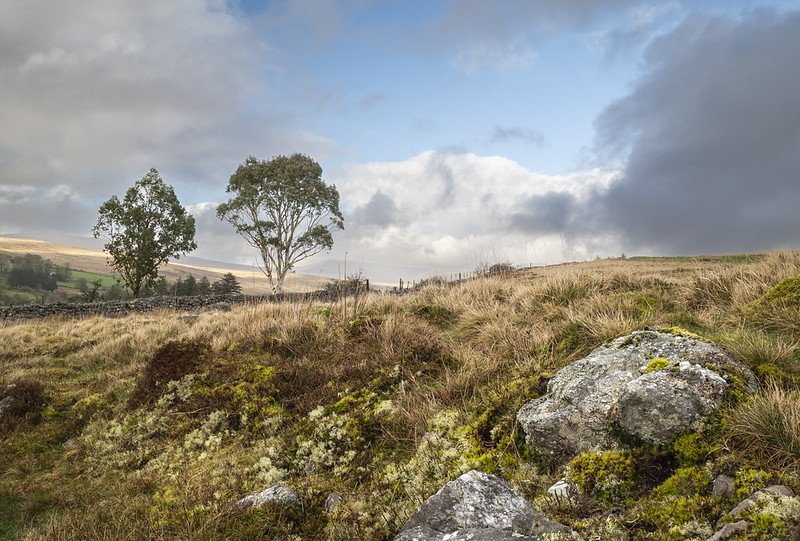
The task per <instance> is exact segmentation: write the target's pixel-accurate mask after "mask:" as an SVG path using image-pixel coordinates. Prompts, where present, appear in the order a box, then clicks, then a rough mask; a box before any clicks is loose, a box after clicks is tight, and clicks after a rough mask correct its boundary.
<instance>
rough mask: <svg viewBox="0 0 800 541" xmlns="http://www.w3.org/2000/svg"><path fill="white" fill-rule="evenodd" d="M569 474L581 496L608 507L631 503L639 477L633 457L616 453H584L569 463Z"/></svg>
mask: <svg viewBox="0 0 800 541" xmlns="http://www.w3.org/2000/svg"><path fill="white" fill-rule="evenodd" d="M568 471H569V474H568V475H569V478H570V479H571V480H572V481H574V482H575V484H576V485H577V486H578V489H580V491H581V492H584V493H586V494H591V495H592V496H594V497H595V498H597V499H598V500H600V501H603V502H608V503H623V502H626V501H628V500H629V499H631V497H632V493H631V491H632V490H633V488H634V486H635V482H636V477H637V476H636V469H635V466H634V463H633V458H632V457H631V455H630V454H628V453H617V452H614V451H605V452H602V453H581V454H580V455H578V456H577V457H575V458H574V459H572V461H571V462H570V463H569V466H568Z"/></svg>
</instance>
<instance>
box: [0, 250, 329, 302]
mask: <svg viewBox="0 0 800 541" xmlns="http://www.w3.org/2000/svg"><path fill="white" fill-rule="evenodd" d="M0 254H6V255H11V256H18V255H25V254H35V255H39V256H41V257H42V258H44V259H49V260H51V261H52V262H53V263H54V264H56V265H65V264H69V265H70V266H71V267H72V268H73V269H80V270H82V271H85V272H86V273H88V275H87V279H89V278H91V280H89V281H92V280H94V279H96V278H97V277H99V278H100V279H102V280H103V282H104V283H105V284H108V285H111V284H113V283H114V282H116V279H115V278H114V277H113V276H112V274H113V273H112V270H111V269H110V268H109V266H108V264H107V262H106V254H104V253H103V252H101V251H96V250H89V249H87V248H80V247H76V246H65V245H63V244H56V243H51V242H45V241H41V240H32V239H18V238H11V237H0ZM227 272H232V273H233V274H234V275H235V276H236V278H237V279H238V280H239V283H240V284H241V286H242V293H244V294H246V295H263V294H265V293H267V292H268V291H269V286H268V283H267V279H266V277H265V276H264V275H263V274H261V272H260V271H259V270H258V269H255V270H254V271H244V270H241V269H239V268H226V267H225V266H224V264H222V263H220V265H219V266H198V265H187V264H184V263H180V262H170V263H168V264H167V265H166V266H164V267H162V268H161V269H159V273H160V274H162V275H163V276H165V277H166V278H167V279H168V280H169V281H171V282H174V281H175V280H177V279H178V278H186V277H187V276H189V275H190V274H192V275H194V277H195V278H197V279H200V278H201V277H202V276H206V277H208V279H209V280H210V281H211V282H216V281H217V280H219V279H220V278H222V275H223V274H225V273H227ZM79 277H80V276H79V274H78V273H76V272H73V280H72V281H73V284H71V285H67V290H68V291H71V289H74V288H75V285H76V284H75V282H76V280H77V279H78V278H79ZM328 281H329V280H328V279H326V278H322V277H319V276H308V275H300V274H291V275H289V276H287V278H286V284H285V286H284V289H285V291H286V292H287V293H293V292H300V293H302V292H307V291H314V290H316V289H320V288H321V287H322V286H323V285H324V284H325V283H326V282H328Z"/></svg>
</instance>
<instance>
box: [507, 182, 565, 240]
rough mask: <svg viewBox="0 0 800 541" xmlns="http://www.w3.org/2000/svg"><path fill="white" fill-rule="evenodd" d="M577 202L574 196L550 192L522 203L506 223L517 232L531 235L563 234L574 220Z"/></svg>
mask: <svg viewBox="0 0 800 541" xmlns="http://www.w3.org/2000/svg"><path fill="white" fill-rule="evenodd" d="M575 207H576V200H575V197H574V196H573V195H572V194H567V193H563V192H549V193H546V194H542V195H534V196H531V197H529V198H527V199H526V200H525V201H523V202H522V203H520V204H519V205H518V206H517V207H516V208H515V210H514V212H513V213H512V214H510V215H509V217H508V220H507V222H506V224H504V225H507V226H510V227H511V228H512V229H514V230H515V231H522V232H524V233H531V234H550V233H563V232H564V231H565V230H567V229H568V228H571V224H572V221H573V218H574V213H575Z"/></svg>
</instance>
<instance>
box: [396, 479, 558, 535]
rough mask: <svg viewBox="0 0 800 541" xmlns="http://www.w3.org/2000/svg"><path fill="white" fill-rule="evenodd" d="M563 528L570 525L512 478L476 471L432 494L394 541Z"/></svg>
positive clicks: (509, 533)
mask: <svg viewBox="0 0 800 541" xmlns="http://www.w3.org/2000/svg"><path fill="white" fill-rule="evenodd" d="M563 531H569V528H568V527H567V526H564V525H563V524H559V523H558V522H554V521H551V520H550V519H548V518H547V517H546V516H545V515H544V513H542V512H541V511H540V510H539V509H537V508H535V507H533V506H532V505H531V504H530V502H528V501H527V500H526V499H525V498H523V497H522V496H520V495H519V494H517V493H516V492H514V489H512V488H511V486H510V485H509V484H508V483H506V482H505V481H503V480H502V479H499V478H498V477H495V476H494V475H490V474H487V473H484V472H480V471H477V470H472V471H470V472H467V473H465V474H464V475H462V476H461V477H459V478H458V479H456V480H454V481H450V482H449V483H447V484H446V485H445V486H444V487H442V488H441V489H440V490H439V492H437V493H436V494H434V495H433V496H431V497H430V498H428V499H427V500H426V501H425V502H424V503H423V504H422V505H421V506H420V507H419V509H417V511H416V512H415V513H414V514H413V515H412V516H411V518H410V519H409V520H408V522H406V524H405V525H404V526H403V529H402V531H401V532H400V534H399V535H398V536H397V537H395V541H443V540H444V539H447V541H468V540H474V541H501V540H506V539H509V540H510V539H515V540H523V541H524V540H526V539H528V540H534V539H536V537H535V536H536V535H538V534H541V533H546V532H563ZM515 534H516V536H515ZM520 535H523V536H528V537H519V536H520Z"/></svg>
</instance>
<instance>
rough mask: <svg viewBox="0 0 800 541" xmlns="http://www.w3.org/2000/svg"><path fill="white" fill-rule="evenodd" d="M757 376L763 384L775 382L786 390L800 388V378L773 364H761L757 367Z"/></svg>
mask: <svg viewBox="0 0 800 541" xmlns="http://www.w3.org/2000/svg"><path fill="white" fill-rule="evenodd" d="M755 373H756V376H758V379H759V380H760V381H762V382H773V383H775V384H777V385H779V386H780V387H784V388H793V387H794V388H800V376H798V375H796V374H790V373H789V372H787V371H786V370H784V369H783V368H781V367H780V366H777V365H775V364H773V363H761V364H759V365H758V366H756V369H755Z"/></svg>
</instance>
